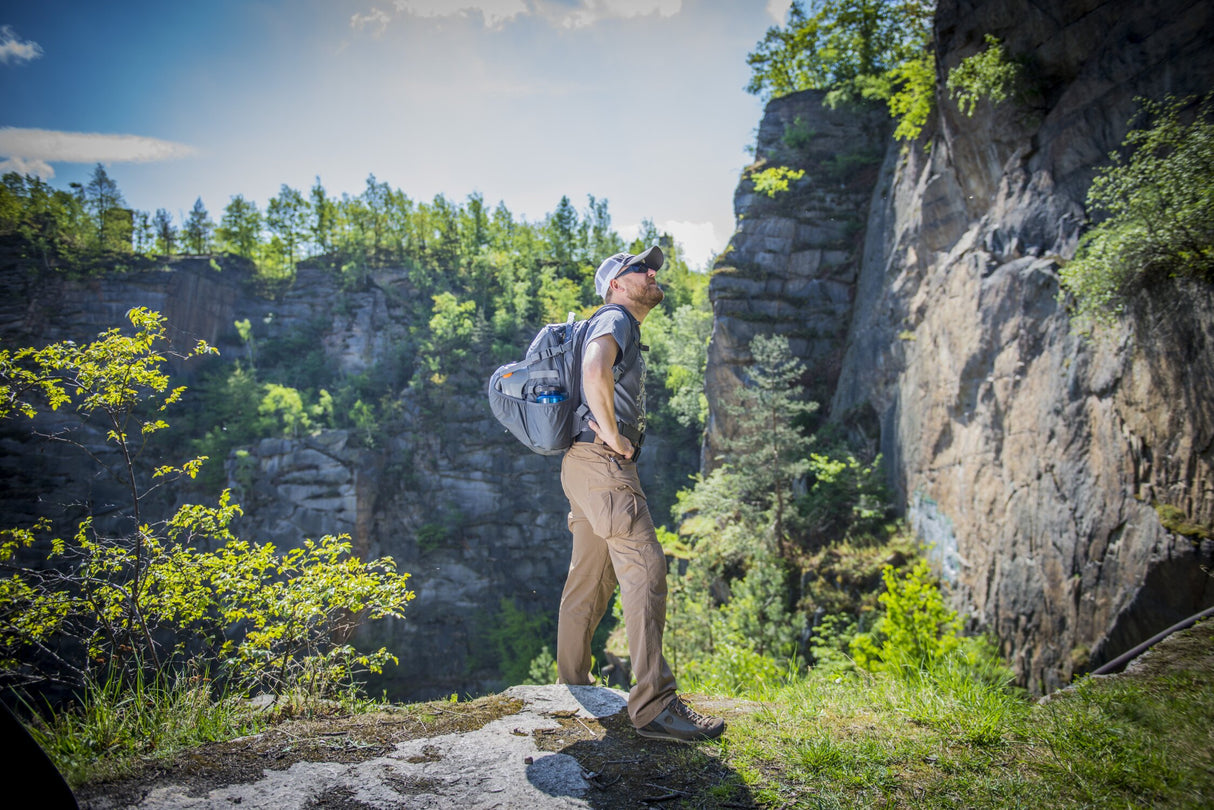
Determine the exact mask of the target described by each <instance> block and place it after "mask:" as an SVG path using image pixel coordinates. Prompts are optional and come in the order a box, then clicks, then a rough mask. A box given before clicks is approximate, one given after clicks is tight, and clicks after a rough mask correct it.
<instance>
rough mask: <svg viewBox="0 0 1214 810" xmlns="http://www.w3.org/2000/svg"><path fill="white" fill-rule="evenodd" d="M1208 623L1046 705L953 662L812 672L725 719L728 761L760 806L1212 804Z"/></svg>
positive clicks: (1213, 660) (1213, 714) (1212, 648)
mask: <svg viewBox="0 0 1214 810" xmlns="http://www.w3.org/2000/svg"><path fill="white" fill-rule="evenodd" d="M1212 627H1214V624H1212V623H1205V624H1203V625H1199V626H1198V628H1197V629H1196V630H1195V631H1194V633H1195V634H1197V635H1196V640H1197V642H1199V643H1193V638H1194V636H1193V635H1190V636H1189V639H1190V641H1189V644H1190V647H1191V648H1192V650H1191V653H1188V654H1185V655H1181V656H1175V655H1174V654H1173V655H1172V657H1171V659H1169V660H1168V662H1167V665H1166V666H1164V667H1156V668H1154V669H1150V668H1148V669H1147V670H1146V671H1137V672H1133V673H1130V674H1126V675H1122V676H1118V677H1115V678H1095V679H1085V680H1082V681H1080V682H1079V683H1077V684H1076V685H1075V686H1074V687H1073V688H1071V689H1068V690H1065V691H1063V692H1059V693H1056V694H1055V695H1054V696H1053V697H1052V698H1050V699H1048V700H1046V701H1043V702H1034V701H1032V700H1030V699H1029V698H1028V697H1027V696H1025V695H1024V694H1023V693H1021V692H1019V691H1017V690H1014V689H1010V688H1008V687H1006V686H1004V685H1003V684H1002V683H1000V682H999V680H998V679H989V678H985V677H983V675H982V673H976V674H975V673H974V672H972V671H971V672H967V671H966V669H965V668H964V667H963V666H958V665H956V663H955V662H954V664H952V665H944V666H936V667H933V668H932V669H931V670H930V671H921V672H918V673H915V674H913V675H909V676H908V675H907V674H906V673H903V674H894V673H885V672H883V673H879V674H876V675H859V674H851V675H833V676H830V677H822V676H817V675H815V674H814V673H813V672H812V671H811V673H810V674H809V675H808V676H807V677H806V679H805V680H804V681H802V682H799V683H796V684H792V685H789V686H786V687H784V688H782V689H779V690H775V691H770V692H768V693H766V694H765V695H763V696H762V697H763V702H764V706H765V707H764V708H763V709H762V710H760V711H758V712H754V713H751V714H749V715H747V716H744V717H741V718H738V719H737V720H735V721H734V722H733V723H731V725H730V728H729V731H728V733H727V734H726V738H725V741H724V742H723V743H722V748H723V752H724V759H725V761H726V762H727V763H728V764H729V765H730V767H732V768H734V769H735V770H736V771H737V772H738V773H739V774H740V775H741V777H742V779H743V780H744V782H745V783H746V785H747V787H748V789H749V790H750V791H751V794H752V795H753V796H754V797H755V799H756V801H758V803H759V804H760V805H761V806H764V807H781V808H783V807H815V808H816V807H920V808H933V807H941V808H944V807H949V808H951V807H966V808H1003V807H1009V806H1017V807H1032V806H1040V807H1177V808H1188V807H1208V806H1211V804H1212V803H1214V741H1212V736H1211V733H1210V729H1211V728H1214V685H1212V681H1211V678H1210V673H1211V670H1212V669H1214V644H1212V643H1211V642H1214V629H1212ZM1180 643H1182V644H1183V643H1184V642H1180ZM1157 649H1160V648H1157ZM1152 655H1155V656H1156V658H1158V657H1159V656H1167V655H1169V654H1168V652H1166V650H1165V651H1161V652H1159V653H1156V652H1154V651H1153V652H1152Z"/></svg>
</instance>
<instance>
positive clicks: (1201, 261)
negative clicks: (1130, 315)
mask: <svg viewBox="0 0 1214 810" xmlns="http://www.w3.org/2000/svg"><path fill="white" fill-rule="evenodd" d="M1140 102H1141V104H1142V108H1141V111H1140V113H1139V116H1138V118H1136V119H1134V120H1137V121H1145V122H1148V123H1147V124H1146V125H1144V126H1143V127H1142V128H1136V129H1132V130H1131V131H1130V133H1129V134H1128V135H1126V138H1125V140H1124V141H1123V142H1122V145H1123V146H1124V147H1126V149H1127V151H1128V155H1127V156H1125V157H1123V156H1121V155H1119V154H1117V153H1114V154H1111V155H1110V156H1109V161H1110V162H1109V165H1107V166H1105V167H1104V168H1102V169H1101V170H1100V171H1099V172H1098V173H1097V175H1096V178H1095V179H1094V180H1093V181H1092V185H1091V187H1090V188H1089V189H1088V196H1087V207H1088V210H1089V212H1090V213H1092V214H1095V215H1102V216H1103V219H1101V221H1099V222H1097V224H1095V225H1094V227H1092V229H1091V230H1090V231H1088V233H1087V234H1086V235H1085V236H1084V238H1083V240H1082V241H1081V242H1080V245H1079V250H1078V251H1077V252H1076V256H1075V259H1074V260H1073V261H1071V262H1070V263H1068V264H1067V265H1066V267H1064V268H1063V269H1062V272H1061V276H1062V286H1063V289H1064V291H1066V292H1070V293H1071V294H1072V295H1074V297H1075V307H1076V310H1077V314H1078V315H1079V317H1080V320H1081V321H1091V322H1096V323H1101V322H1103V323H1110V322H1112V321H1113V320H1114V319H1115V318H1116V317H1117V316H1118V315H1120V314H1121V312H1122V311H1123V309H1124V307H1125V304H1126V301H1127V300H1128V299H1129V298H1130V297H1131V296H1132V295H1133V293H1134V292H1135V291H1136V290H1138V289H1142V288H1143V287H1145V286H1147V285H1149V284H1151V283H1154V282H1158V281H1161V280H1164V279H1170V278H1185V279H1193V280H1197V281H1200V282H1202V283H1205V284H1209V283H1210V282H1214V205H1210V199H1211V195H1214V121H1212V120H1211V119H1212V117H1214V110H1212V108H1211V104H1212V102H1214V94H1211V95H1207V96H1206V97H1205V98H1204V99H1203V100H1202V102H1201V104H1200V106H1199V108H1198V110H1197V111H1196V116H1195V118H1194V119H1193V120H1192V121H1191V122H1189V123H1186V122H1185V120H1184V119H1185V115H1184V114H1185V111H1186V110H1188V109H1189V108H1191V107H1192V106H1193V105H1194V103H1195V100H1194V99H1192V98H1188V99H1175V98H1173V97H1168V98H1167V99H1166V100H1165V101H1163V102H1155V101H1150V100H1145V99H1141V100H1140Z"/></svg>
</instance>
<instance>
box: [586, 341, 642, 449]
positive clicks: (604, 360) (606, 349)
mask: <svg viewBox="0 0 1214 810" xmlns="http://www.w3.org/2000/svg"><path fill="white" fill-rule="evenodd" d="M619 351H620V345H619V344H618V343H616V341H615V338H614V337H612V336H611V335H610V334H606V335H599V336H598V337H596V338H595V339H594V340H592V341H590V342H589V343H587V344H586V348H585V350H584V352H583V356H582V385H583V387H584V388H585V391H586V405H587V406H588V407H589V408H590V413H591V415H592V416H593V417H594V418H593V419H591V420H590V429H591V430H593V431H594V432H595V433H597V434H598V436H599V438H600V439H602V440H603V441H604V442H605V443H606V444H607V446H608V447H610V448H611V449H612V450H614V451H616V452H617V453H619V454H620V455H621V456H623V457H624V458H632V453H633V447H632V442H631V441H629V439H628V437H627V436H625V435H623V434H621V433H620V428H619V424H618V423H617V422H616V419H615V377H614V376H613V375H612V373H611V367H612V366H613V365H614V364H615V358H616V355H618V354H619Z"/></svg>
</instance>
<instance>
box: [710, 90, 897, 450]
mask: <svg viewBox="0 0 1214 810" xmlns="http://www.w3.org/2000/svg"><path fill="white" fill-rule="evenodd" d="M822 99H823V93H820V92H816V91H808V92H804V93H798V94H795V95H792V96H786V97H784V98H780V99H776V100H775V101H772V102H771V103H770V104H769V105H768V107H767V112H766V114H765V115H764V117H763V121H762V123H761V124H760V125H759V133H758V141H757V143H756V148H755V158H756V161H755V163H754V165H752V166H751V167H749V168H748V169H747V170H746V172H745V173H744V175H743V179H742V182H741V183H740V184H739V186H738V190H737V193H736V194H735V195H734V213H735V215H736V216H737V219H738V230H737V232H736V233H735V234H734V236H733V238H732V239H731V240H730V243H729V248H728V249H727V250H726V252H725V255H724V256H723V257H722V258H721V259H719V260H718V262H717V265H716V267H715V269H714V270H713V275H712V280H711V282H710V285H709V296H710V298H711V299H712V308H713V332H712V339H711V341H710V343H709V347H708V368H707V372H706V378H705V391H706V393H707V395H708V400H709V402H710V403H711V404H712V410H711V417H710V420H709V424H708V429H707V434H706V437H705V442H704V455H703V466H704V467H705V469H710V468H711V467H712V466H714V464H715V462H716V456H717V450H716V445H717V444H718V443H719V437H720V435H721V434H722V433H723V432H724V433H726V434H728V432H729V431H730V430H731V427H730V425H729V424H728V416H727V414H726V412H725V409H724V408H723V407H721V405H722V403H723V399H722V397H727V396H728V392H729V391H730V390H731V389H733V388H734V387H736V386H737V385H739V384H740V383H741V381H742V380H744V379H745V374H746V368H747V366H748V365H749V364H750V362H751V357H750V350H749V345H750V341H751V339H752V338H753V337H754V336H755V335H756V334H779V335H783V336H785V337H787V338H788V340H789V346H790V348H791V349H792V351H793V353H794V354H795V355H796V356H798V357H800V358H802V359H803V360H804V361H805V363H806V366H807V376H806V380H805V382H806V385H807V387H808V388H809V390H810V393H811V395H812V396H813V397H814V398H815V399H817V400H818V401H820V402H824V400H825V397H827V396H828V395H829V393H830V391H832V390H833V389H834V387H835V384H836V382H837V380H838V375H839V369H840V365H841V361H842V357H843V352H844V349H845V345H846V339H847V322H848V314H849V313H850V312H851V310H852V305H853V296H854V293H855V289H856V277H857V274H858V272H859V267H860V257H861V247H862V240H863V236H864V233H865V227H864V224H865V216H866V213H867V209H868V205H869V200H870V198H871V197H872V193H873V187H874V184H875V182H876V180H877V173H878V168H879V165H880V162H881V156H882V154H883V151H884V148H885V143H886V140H887V139H888V135H889V130H890V126H889V121H888V116H887V115H886V114H885V112H884V110H882V109H877V108H872V109H869V110H867V111H864V112H859V113H857V112H856V111H854V110H848V109H839V110H833V111H832V110H830V109H829V108H826V107H823V104H822ZM781 166H788V167H793V168H796V169H798V170H801V171H803V172H804V176H803V177H801V178H800V179H798V180H795V181H793V182H792V184H791V186H790V188H789V190H788V191H786V192H781V193H779V194H777V195H776V196H775V197H769V196H767V195H765V194H763V193H761V192H756V191H755V188H754V179H753V178H754V175H755V173H757V172H759V171H762V170H764V169H770V168H773V167H781Z"/></svg>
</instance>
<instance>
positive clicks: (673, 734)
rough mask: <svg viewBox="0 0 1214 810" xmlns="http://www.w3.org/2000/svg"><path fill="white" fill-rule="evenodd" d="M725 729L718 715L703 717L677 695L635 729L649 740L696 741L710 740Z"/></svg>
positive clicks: (718, 735) (723, 722)
mask: <svg viewBox="0 0 1214 810" xmlns="http://www.w3.org/2000/svg"><path fill="white" fill-rule="evenodd" d="M724 731H725V721H724V720H722V719H721V718H719V717H705V716H704V715H702V714H700V713H699V712H697V711H696V710H695V709H693V708H691V707H690V706H688V705H687V704H686V703H684V702H683V699H682V698H680V697H678V696H677V695H676V696H675V697H674V698H672V699H671V701H670V702H669V703H667V704H666V708H665V709H662V713H661V714H659V715H658V716H657V717H655V718H653V720H652V721H650V722H649V723H647V724H646V725H644V726H642V727H641V728H638V729H637V734H640V735H641V736H642V737H648V738H649V739H651V740H678V741H680V742H697V741H699V740H712V739H716V738H717V737H720V736H721V733H722V732H724Z"/></svg>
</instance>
